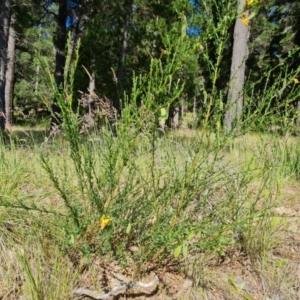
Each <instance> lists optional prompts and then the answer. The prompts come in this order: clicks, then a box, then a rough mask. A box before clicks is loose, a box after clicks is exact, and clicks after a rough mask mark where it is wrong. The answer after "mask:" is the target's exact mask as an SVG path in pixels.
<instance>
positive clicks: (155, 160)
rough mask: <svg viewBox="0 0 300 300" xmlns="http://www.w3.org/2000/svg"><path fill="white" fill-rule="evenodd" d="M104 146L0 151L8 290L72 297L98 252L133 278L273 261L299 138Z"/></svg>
mask: <svg viewBox="0 0 300 300" xmlns="http://www.w3.org/2000/svg"><path fill="white" fill-rule="evenodd" d="M64 139H65V140H64ZM101 139H102V140H101V142H99V141H98V140H97V141H94V142H93V141H88V140H87V139H85V138H80V143H78V144H75V145H72V144H71V143H72V142H74V141H71V142H70V141H68V137H67V138H59V139H58V140H57V141H60V142H59V143H58V142H56V141H54V142H53V141H52V142H48V143H44V144H37V143H36V144H35V145H34V147H32V146H30V147H26V148H24V147H21V148H18V147H17V145H14V144H13V142H12V143H11V144H10V147H9V148H8V147H5V146H4V145H3V146H2V147H1V157H2V160H1V164H2V165H1V172H0V181H1V185H0V190H1V191H0V194H1V200H0V204H1V210H0V221H1V224H2V226H1V248H2V250H1V260H2V262H3V264H2V267H1V268H2V270H1V272H0V276H1V277H2V280H0V282H1V283H2V285H5V289H6V290H7V291H9V290H11V289H13V288H14V287H15V286H16V285H18V282H17V278H21V279H18V280H21V282H22V283H21V285H20V287H18V288H17V289H16V290H15V291H14V293H16V294H20V295H25V296H26V297H29V298H30V299H67V296H66V295H67V294H68V293H70V291H71V290H72V288H73V287H74V285H75V284H76V278H77V279H78V277H79V276H80V268H79V267H78V266H80V265H81V261H82V260H84V259H86V258H88V259H89V260H90V259H91V260H92V258H94V257H101V258H102V259H103V260H104V261H105V260H107V261H115V262H117V264H119V265H120V266H122V267H123V268H127V269H128V267H129V265H130V268H131V271H132V272H134V273H135V274H136V275H135V276H141V275H142V274H145V273H147V270H148V266H149V265H151V267H152V268H154V270H160V269H162V268H164V267H166V266H167V265H169V264H170V263H171V262H172V264H175V265H177V267H176V268H177V271H179V272H187V273H188V274H189V275H190V276H191V277H192V278H193V279H194V280H195V282H196V283H198V284H200V285H207V284H208V285H210V284H209V282H213V279H212V278H213V277H214V276H213V274H212V273H211V270H208V268H207V264H208V262H209V261H211V260H214V261H215V262H216V264H217V262H218V261H220V259H221V261H222V260H223V259H226V257H227V256H230V255H231V254H230V253H232V252H240V251H242V252H243V253H245V255H246V256H248V257H249V258H250V260H251V261H252V262H253V264H254V265H255V264H258V263H259V265H260V266H261V265H262V262H264V265H266V262H269V261H270V257H272V253H273V250H274V249H275V248H276V247H279V246H280V245H282V244H284V243H286V240H285V237H284V233H285V231H286V227H287V223H282V221H280V220H279V221H278V220H277V219H276V218H277V217H276V216H274V212H273V208H274V207H276V206H277V205H278V201H277V200H278V197H277V195H278V193H279V192H280V189H281V187H282V185H283V184H285V183H286V182H289V181H291V180H297V179H298V176H299V174H298V167H297V166H298V161H297V160H298V157H297V155H294V152H293V151H294V149H297V148H295V147H299V146H298V141H297V139H292V138H290V139H288V140H286V139H284V138H274V137H272V136H267V135H264V136H259V135H250V134H248V135H246V136H243V137H239V138H237V139H232V138H230V140H229V141H228V142H226V143H225V142H224V140H223V141H222V144H221V146H220V141H217V139H216V138H215V137H214V136H213V137H210V136H209V135H203V134H202V132H196V131H195V132H193V136H192V137H189V138H188V139H187V138H182V137H181V134H180V135H179V136H176V134H175V135H174V136H173V137H166V138H157V139H156V138H155V140H154V141H151V139H150V138H149V137H148V136H144V135H138V136H137V137H136V138H134V139H133V138H132V137H130V138H128V139H124V136H123V138H112V137H111V136H110V135H109V134H107V135H105V134H104V135H103V136H102V137H101ZM62 141H64V142H62ZM227 145H230V147H228V146H227ZM72 147H73V148H72ZM76 147H78V148H76ZM74 149H75V150H76V151H77V152H73V151H75V150H74ZM283 150H284V153H283ZM107 217H109V218H111V222H110V223H108V224H107V225H106V226H105V227H104V228H103V229H101V228H100V224H99V220H100V218H107ZM132 246H136V247H137V248H138V251H137V252H135V253H134V254H132V253H131V252H130V251H129V249H130V247H132ZM196 261H197V262H198V261H201V264H200V263H199V264H198V263H197V264H195V262H196ZM268 265H270V263H268ZM273 268H275V267H273ZM202 271H203V272H204V273H202ZM200 274H201V275H200ZM272 276H276V272H275V270H273V271H272ZM274 280H275V279H274ZM58 282H59V283H60V284H59V285H58ZM286 288H287V287H286V286H284V288H283V290H285V289H286ZM270 289H271V285H270ZM54 290H55V292H54Z"/></svg>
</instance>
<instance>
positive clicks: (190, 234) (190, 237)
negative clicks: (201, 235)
mask: <svg viewBox="0 0 300 300" xmlns="http://www.w3.org/2000/svg"><path fill="white" fill-rule="evenodd" d="M193 237H194V232H193V231H191V232H190V233H189V235H188V237H187V240H188V241H190V240H191V239H192V238H193Z"/></svg>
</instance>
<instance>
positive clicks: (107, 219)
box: [99, 217, 112, 230]
mask: <svg viewBox="0 0 300 300" xmlns="http://www.w3.org/2000/svg"><path fill="white" fill-rule="evenodd" d="M111 221H112V219H111V218H110V217H101V218H100V220H99V226H100V228H101V230H103V229H104V228H105V227H106V226H107V225H108V224H109V223H110V222H111Z"/></svg>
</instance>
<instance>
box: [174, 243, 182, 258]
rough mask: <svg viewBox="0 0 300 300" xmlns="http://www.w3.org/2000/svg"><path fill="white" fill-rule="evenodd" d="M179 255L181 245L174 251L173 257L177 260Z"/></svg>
mask: <svg viewBox="0 0 300 300" xmlns="http://www.w3.org/2000/svg"><path fill="white" fill-rule="evenodd" d="M180 253H181V245H179V246H177V247H176V249H175V250H174V257H175V258H177V257H178V256H179V254H180Z"/></svg>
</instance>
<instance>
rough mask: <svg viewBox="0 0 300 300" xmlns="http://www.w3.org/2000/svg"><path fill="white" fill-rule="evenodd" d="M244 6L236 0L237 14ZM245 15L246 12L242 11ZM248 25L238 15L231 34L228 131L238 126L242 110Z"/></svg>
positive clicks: (226, 119)
mask: <svg viewBox="0 0 300 300" xmlns="http://www.w3.org/2000/svg"><path fill="white" fill-rule="evenodd" d="M245 6H246V0H239V1H238V14H239V15H240V14H241V13H242V12H243V11H244V10H245ZM244 14H245V15H247V13H246V12H245V13H244ZM248 38H249V26H247V24H246V23H243V21H242V19H241V18H240V17H239V18H238V19H237V20H236V21H235V27H234V35H233V39H234V41H233V51H232V61H231V70H230V83H229V90H228V96H227V110H226V112H225V118H224V127H225V131H226V132H230V131H231V130H232V129H233V128H234V127H235V126H236V128H239V124H238V123H239V121H240V118H241V115H242V110H243V98H244V97H243V88H244V81H245V68H246V60H247V57H248V46H247V42H248Z"/></svg>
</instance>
